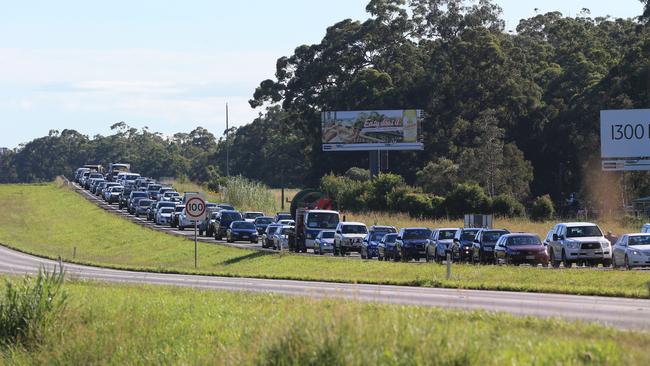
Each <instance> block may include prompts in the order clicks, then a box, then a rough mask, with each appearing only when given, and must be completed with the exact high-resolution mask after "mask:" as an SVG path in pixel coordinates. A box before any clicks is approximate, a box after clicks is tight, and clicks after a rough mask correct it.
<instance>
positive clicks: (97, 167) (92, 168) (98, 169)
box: [83, 164, 104, 174]
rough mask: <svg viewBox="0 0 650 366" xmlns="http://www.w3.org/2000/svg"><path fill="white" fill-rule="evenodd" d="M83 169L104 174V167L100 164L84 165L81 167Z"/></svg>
mask: <svg viewBox="0 0 650 366" xmlns="http://www.w3.org/2000/svg"><path fill="white" fill-rule="evenodd" d="M83 167H84V168H85V169H88V170H90V171H91V172H97V173H100V174H104V167H103V166H101V164H86V165H84V166H83Z"/></svg>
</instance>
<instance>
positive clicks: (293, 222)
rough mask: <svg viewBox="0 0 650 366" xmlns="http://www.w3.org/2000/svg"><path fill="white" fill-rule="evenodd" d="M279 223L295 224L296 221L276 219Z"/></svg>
mask: <svg viewBox="0 0 650 366" xmlns="http://www.w3.org/2000/svg"><path fill="white" fill-rule="evenodd" d="M278 224H279V225H286V226H296V222H295V221H293V220H280V221H278Z"/></svg>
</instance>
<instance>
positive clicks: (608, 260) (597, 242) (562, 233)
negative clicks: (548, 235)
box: [548, 222, 612, 268]
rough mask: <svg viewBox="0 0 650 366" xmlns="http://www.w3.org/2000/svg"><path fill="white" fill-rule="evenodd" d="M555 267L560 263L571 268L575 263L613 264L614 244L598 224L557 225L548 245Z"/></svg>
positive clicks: (572, 223)
mask: <svg viewBox="0 0 650 366" xmlns="http://www.w3.org/2000/svg"><path fill="white" fill-rule="evenodd" d="M548 252H549V256H550V260H551V264H552V265H553V267H559V266H560V263H562V264H563V265H564V267H566V268H571V266H573V264H574V263H585V264H590V265H592V266H597V265H598V264H602V265H603V267H609V266H611V264H612V246H611V243H610V242H609V240H607V239H606V238H605V236H604V235H603V232H602V231H601V230H600V228H599V227H598V225H596V224H593V223H590V222H570V223H561V224H557V225H555V227H554V228H553V240H552V241H551V244H550V246H549V247H548Z"/></svg>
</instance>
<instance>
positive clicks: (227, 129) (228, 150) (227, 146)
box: [226, 102, 230, 177]
mask: <svg viewBox="0 0 650 366" xmlns="http://www.w3.org/2000/svg"><path fill="white" fill-rule="evenodd" d="M229 136H230V130H229V127H228V103H227V102H226V177H230V139H229Z"/></svg>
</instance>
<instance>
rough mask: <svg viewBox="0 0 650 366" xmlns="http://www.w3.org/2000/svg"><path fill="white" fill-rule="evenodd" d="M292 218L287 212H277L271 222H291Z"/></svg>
mask: <svg viewBox="0 0 650 366" xmlns="http://www.w3.org/2000/svg"><path fill="white" fill-rule="evenodd" d="M292 219H293V217H292V216H291V214H290V213H288V212H278V213H277V214H275V217H274V218H273V222H279V221H280V220H292Z"/></svg>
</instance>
